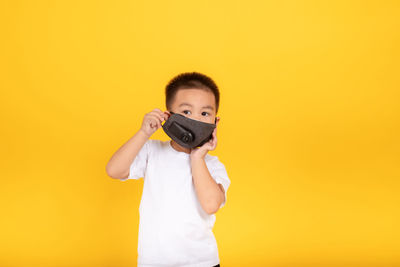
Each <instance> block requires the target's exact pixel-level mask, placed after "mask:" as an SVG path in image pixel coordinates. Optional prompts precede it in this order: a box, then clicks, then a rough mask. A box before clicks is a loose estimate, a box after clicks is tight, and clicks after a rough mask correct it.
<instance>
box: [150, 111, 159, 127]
mask: <svg viewBox="0 0 400 267" xmlns="http://www.w3.org/2000/svg"><path fill="white" fill-rule="evenodd" d="M149 121H150V126H151V127H152V128H155V127H157V129H158V128H159V127H160V126H161V122H160V118H159V117H157V116H156V115H154V114H150V115H149Z"/></svg>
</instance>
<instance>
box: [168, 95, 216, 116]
mask: <svg viewBox="0 0 400 267" xmlns="http://www.w3.org/2000/svg"><path fill="white" fill-rule="evenodd" d="M215 110H216V107H215V96H214V94H213V93H212V92H210V91H205V90H201V89H180V90H178V91H177V92H176V95H175V99H174V102H173V103H172V105H171V111H172V112H175V113H179V114H182V115H184V116H185V117H188V118H190V119H194V120H198V121H202V122H207V123H215V116H216V114H215Z"/></svg>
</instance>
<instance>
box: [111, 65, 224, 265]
mask: <svg viewBox="0 0 400 267" xmlns="http://www.w3.org/2000/svg"><path fill="white" fill-rule="evenodd" d="M165 94H166V107H167V111H165V112H162V111H161V110H160V109H157V108H156V109H154V110H153V111H151V112H149V113H147V114H145V115H144V118H143V121H142V125H141V128H140V129H139V130H138V131H137V133H136V134H135V135H134V136H133V137H132V138H131V139H129V140H128V141H127V142H126V143H125V144H124V145H123V146H122V147H121V148H119V149H118V150H117V151H116V152H115V153H114V155H113V156H112V157H111V159H110V161H109V162H108V164H107V167H106V170H107V174H108V175H109V176H110V177H112V178H115V179H120V180H121V181H125V180H127V179H139V178H141V177H144V185H143V193H142V199H141V201H140V206H139V214H140V221H139V236H138V266H147V267H155V266H182V267H212V266H219V254H218V248H217V242H216V240H215V237H214V234H213V232H212V228H213V226H214V223H215V213H216V212H217V211H218V209H220V208H221V207H223V206H224V205H225V202H226V192H227V190H228V187H229V185H230V180H229V178H228V175H227V172H226V169H225V166H224V165H223V164H222V163H221V162H220V161H219V160H218V157H217V156H211V155H208V154H207V153H208V151H211V150H214V149H215V148H216V145H217V137H216V127H215V129H214V131H213V132H212V137H211V139H210V140H209V141H207V142H206V143H204V144H203V145H201V146H200V147H197V148H188V147H184V146H181V145H180V144H178V143H177V142H175V141H174V140H169V141H165V142H163V141H161V140H155V139H149V138H150V136H151V135H152V134H153V133H154V132H155V131H156V130H158V129H159V128H161V127H163V126H162V124H161V123H162V122H163V121H167V120H168V119H169V118H170V116H171V113H176V114H181V115H183V116H185V117H186V118H190V119H193V120H197V121H201V122H204V123H215V125H217V124H218V122H219V117H216V114H217V112H218V107H219V90H218V87H217V86H216V84H215V83H214V81H213V80H212V79H211V78H209V77H208V76H206V75H204V74H201V73H198V72H187V73H182V74H179V75H177V76H176V77H174V78H173V79H172V80H171V81H170V82H169V83H168V85H167V86H166V90H165ZM164 124H165V123H164Z"/></svg>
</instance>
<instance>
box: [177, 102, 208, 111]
mask: <svg viewBox="0 0 400 267" xmlns="http://www.w3.org/2000/svg"><path fill="white" fill-rule="evenodd" d="M181 106H189V107H192V105H190V104H189V103H182V104H180V105H179V107H181ZM202 108H204V109H211V110H214V107H212V106H210V105H208V106H204V107H202Z"/></svg>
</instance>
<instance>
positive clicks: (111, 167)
mask: <svg viewBox="0 0 400 267" xmlns="http://www.w3.org/2000/svg"><path fill="white" fill-rule="evenodd" d="M148 138H149V137H148V135H146V133H144V132H143V131H141V130H139V131H138V132H137V133H136V134H135V135H134V136H132V137H131V138H130V139H129V140H128V141H127V142H126V143H125V144H123V145H122V146H121V147H120V148H119V149H118V150H117V151H116V152H115V153H114V154H113V155H112V157H111V159H110V160H109V162H108V164H107V166H106V172H107V174H108V175H109V176H110V177H113V178H125V177H127V175H128V174H129V167H130V165H131V164H132V162H133V160H134V159H135V158H136V155H137V154H138V153H139V151H140V149H141V148H142V147H143V145H144V144H145V143H146V141H147V139H148Z"/></svg>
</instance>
